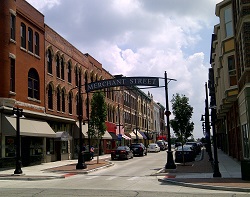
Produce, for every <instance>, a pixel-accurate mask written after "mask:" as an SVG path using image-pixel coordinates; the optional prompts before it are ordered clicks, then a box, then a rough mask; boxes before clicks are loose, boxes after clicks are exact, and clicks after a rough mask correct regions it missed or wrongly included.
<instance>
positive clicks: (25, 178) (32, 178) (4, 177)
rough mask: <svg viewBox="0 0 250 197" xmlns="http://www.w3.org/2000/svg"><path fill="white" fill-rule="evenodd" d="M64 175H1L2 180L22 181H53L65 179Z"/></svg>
mask: <svg viewBox="0 0 250 197" xmlns="http://www.w3.org/2000/svg"><path fill="white" fill-rule="evenodd" d="M64 178H65V176H64V175H59V176H43V175H41V176H39V175H34V176H32V175H25V174H22V175H13V174H6V175H1V176H0V180H21V181H38V180H52V179H64Z"/></svg>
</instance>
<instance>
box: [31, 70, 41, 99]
mask: <svg viewBox="0 0 250 197" xmlns="http://www.w3.org/2000/svg"><path fill="white" fill-rule="evenodd" d="M39 96H40V95H39V76H38V73H37V71H36V70H35V69H34V68H31V69H30V70H29V73H28V97H30V98H34V99H37V100H39Z"/></svg>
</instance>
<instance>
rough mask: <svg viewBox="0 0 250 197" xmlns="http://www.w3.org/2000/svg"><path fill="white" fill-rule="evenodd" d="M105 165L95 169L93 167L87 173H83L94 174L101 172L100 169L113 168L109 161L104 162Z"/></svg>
mask: <svg viewBox="0 0 250 197" xmlns="http://www.w3.org/2000/svg"><path fill="white" fill-rule="evenodd" d="M105 162H106V163H105V164H104V165H100V166H96V167H93V168H91V169H89V170H88V169H87V171H86V172H85V173H86V174H88V173H91V172H95V171H97V170H101V169H105V168H109V167H112V166H114V165H115V164H114V162H112V161H110V160H105Z"/></svg>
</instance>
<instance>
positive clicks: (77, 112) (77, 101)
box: [76, 93, 79, 115]
mask: <svg viewBox="0 0 250 197" xmlns="http://www.w3.org/2000/svg"><path fill="white" fill-rule="evenodd" d="M76 114H77V115H79V94H78V93H77V95H76Z"/></svg>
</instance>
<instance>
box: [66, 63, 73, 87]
mask: <svg viewBox="0 0 250 197" xmlns="http://www.w3.org/2000/svg"><path fill="white" fill-rule="evenodd" d="M67 70H68V82H69V83H71V82H72V79H71V63H70V62H68V68H67Z"/></svg>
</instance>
